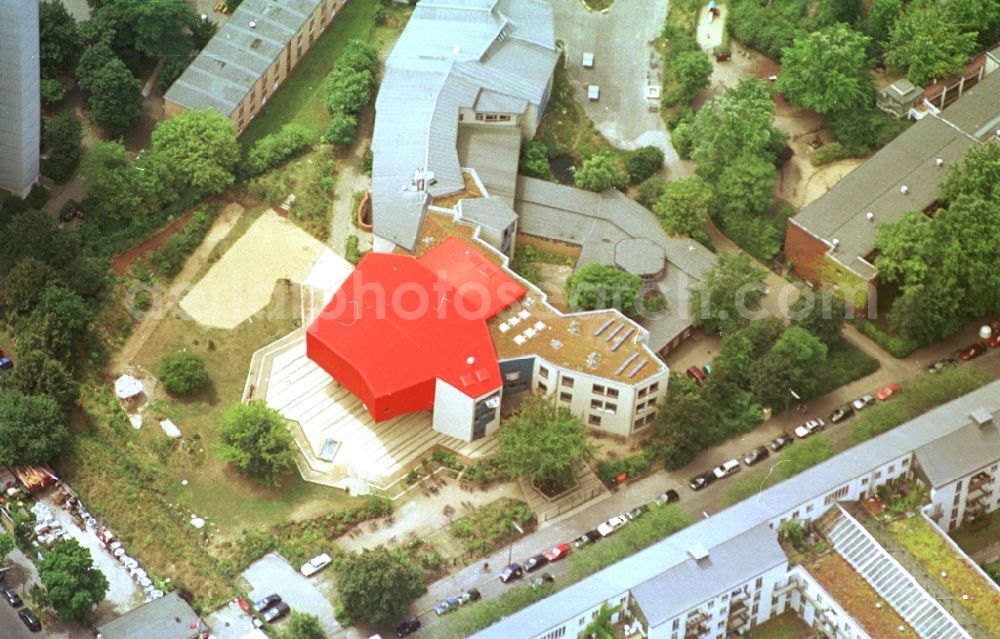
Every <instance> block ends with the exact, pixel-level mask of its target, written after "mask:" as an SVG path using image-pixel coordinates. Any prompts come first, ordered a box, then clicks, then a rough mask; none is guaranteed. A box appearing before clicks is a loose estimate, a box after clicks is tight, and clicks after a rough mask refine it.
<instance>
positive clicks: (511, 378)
mask: <svg viewBox="0 0 1000 639" xmlns="http://www.w3.org/2000/svg"><path fill="white" fill-rule="evenodd" d="M503 378H504V379H505V380H507V381H508V382H516V381H517V380H519V379H521V371H511V372H509V373H504V376H503Z"/></svg>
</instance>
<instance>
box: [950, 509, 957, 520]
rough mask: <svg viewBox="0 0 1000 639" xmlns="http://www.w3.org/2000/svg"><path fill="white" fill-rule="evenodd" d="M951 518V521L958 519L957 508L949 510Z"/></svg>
mask: <svg viewBox="0 0 1000 639" xmlns="http://www.w3.org/2000/svg"><path fill="white" fill-rule="evenodd" d="M951 518H952V519H958V508H952V509H951Z"/></svg>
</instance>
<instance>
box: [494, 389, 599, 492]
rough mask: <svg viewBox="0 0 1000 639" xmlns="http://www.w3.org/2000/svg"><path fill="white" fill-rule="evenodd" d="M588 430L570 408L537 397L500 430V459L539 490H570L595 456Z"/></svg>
mask: <svg viewBox="0 0 1000 639" xmlns="http://www.w3.org/2000/svg"><path fill="white" fill-rule="evenodd" d="M593 454H594V453H593V447H592V446H591V443H590V440H589V439H588V438H587V427H586V426H584V425H583V422H581V421H580V420H579V419H578V418H577V417H576V416H575V415H573V413H571V412H570V411H569V409H568V408H565V407H563V406H557V405H555V404H553V403H552V402H550V401H548V400H547V399H546V398H544V397H534V398H532V399H530V400H527V401H526V402H525V403H524V404H522V406H521V411H520V412H519V413H517V414H516V415H512V416H511V417H508V418H507V419H506V420H505V421H504V423H503V425H502V427H501V428H500V457H501V459H503V461H504V463H505V464H506V465H507V466H508V467H509V468H510V469H511V470H512V471H513V472H514V473H515V474H517V475H528V476H529V477H531V478H532V479H533V480H534V482H535V483H536V484H537V485H538V486H539V487H545V488H551V489H553V490H558V489H563V488H568V487H570V486H572V485H573V484H574V483H575V482H576V467H577V465H578V464H579V463H580V462H583V461H585V460H587V459H590V458H591V457H592V456H593Z"/></svg>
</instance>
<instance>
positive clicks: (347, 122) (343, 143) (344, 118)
mask: <svg viewBox="0 0 1000 639" xmlns="http://www.w3.org/2000/svg"><path fill="white" fill-rule="evenodd" d="M357 136H358V119H357V118H356V117H354V116H353V115H348V114H346V113H335V114H333V115H332V116H331V117H330V124H329V126H327V128H326V133H324V134H323V141H324V142H326V143H327V144H332V145H333V146H335V147H337V148H338V149H346V148H347V147H349V146H351V145H352V144H354V140H355V139H356V138H357Z"/></svg>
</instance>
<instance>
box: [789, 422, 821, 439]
mask: <svg viewBox="0 0 1000 639" xmlns="http://www.w3.org/2000/svg"><path fill="white" fill-rule="evenodd" d="M822 429H823V420H822V419H810V420H809V421H807V422H806V423H805V424H802V425H801V426H796V427H795V436H796V437H798V438H799V439H805V438H806V437H809V436H810V435H813V434H815V433H816V432H817V431H820V430H822Z"/></svg>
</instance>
